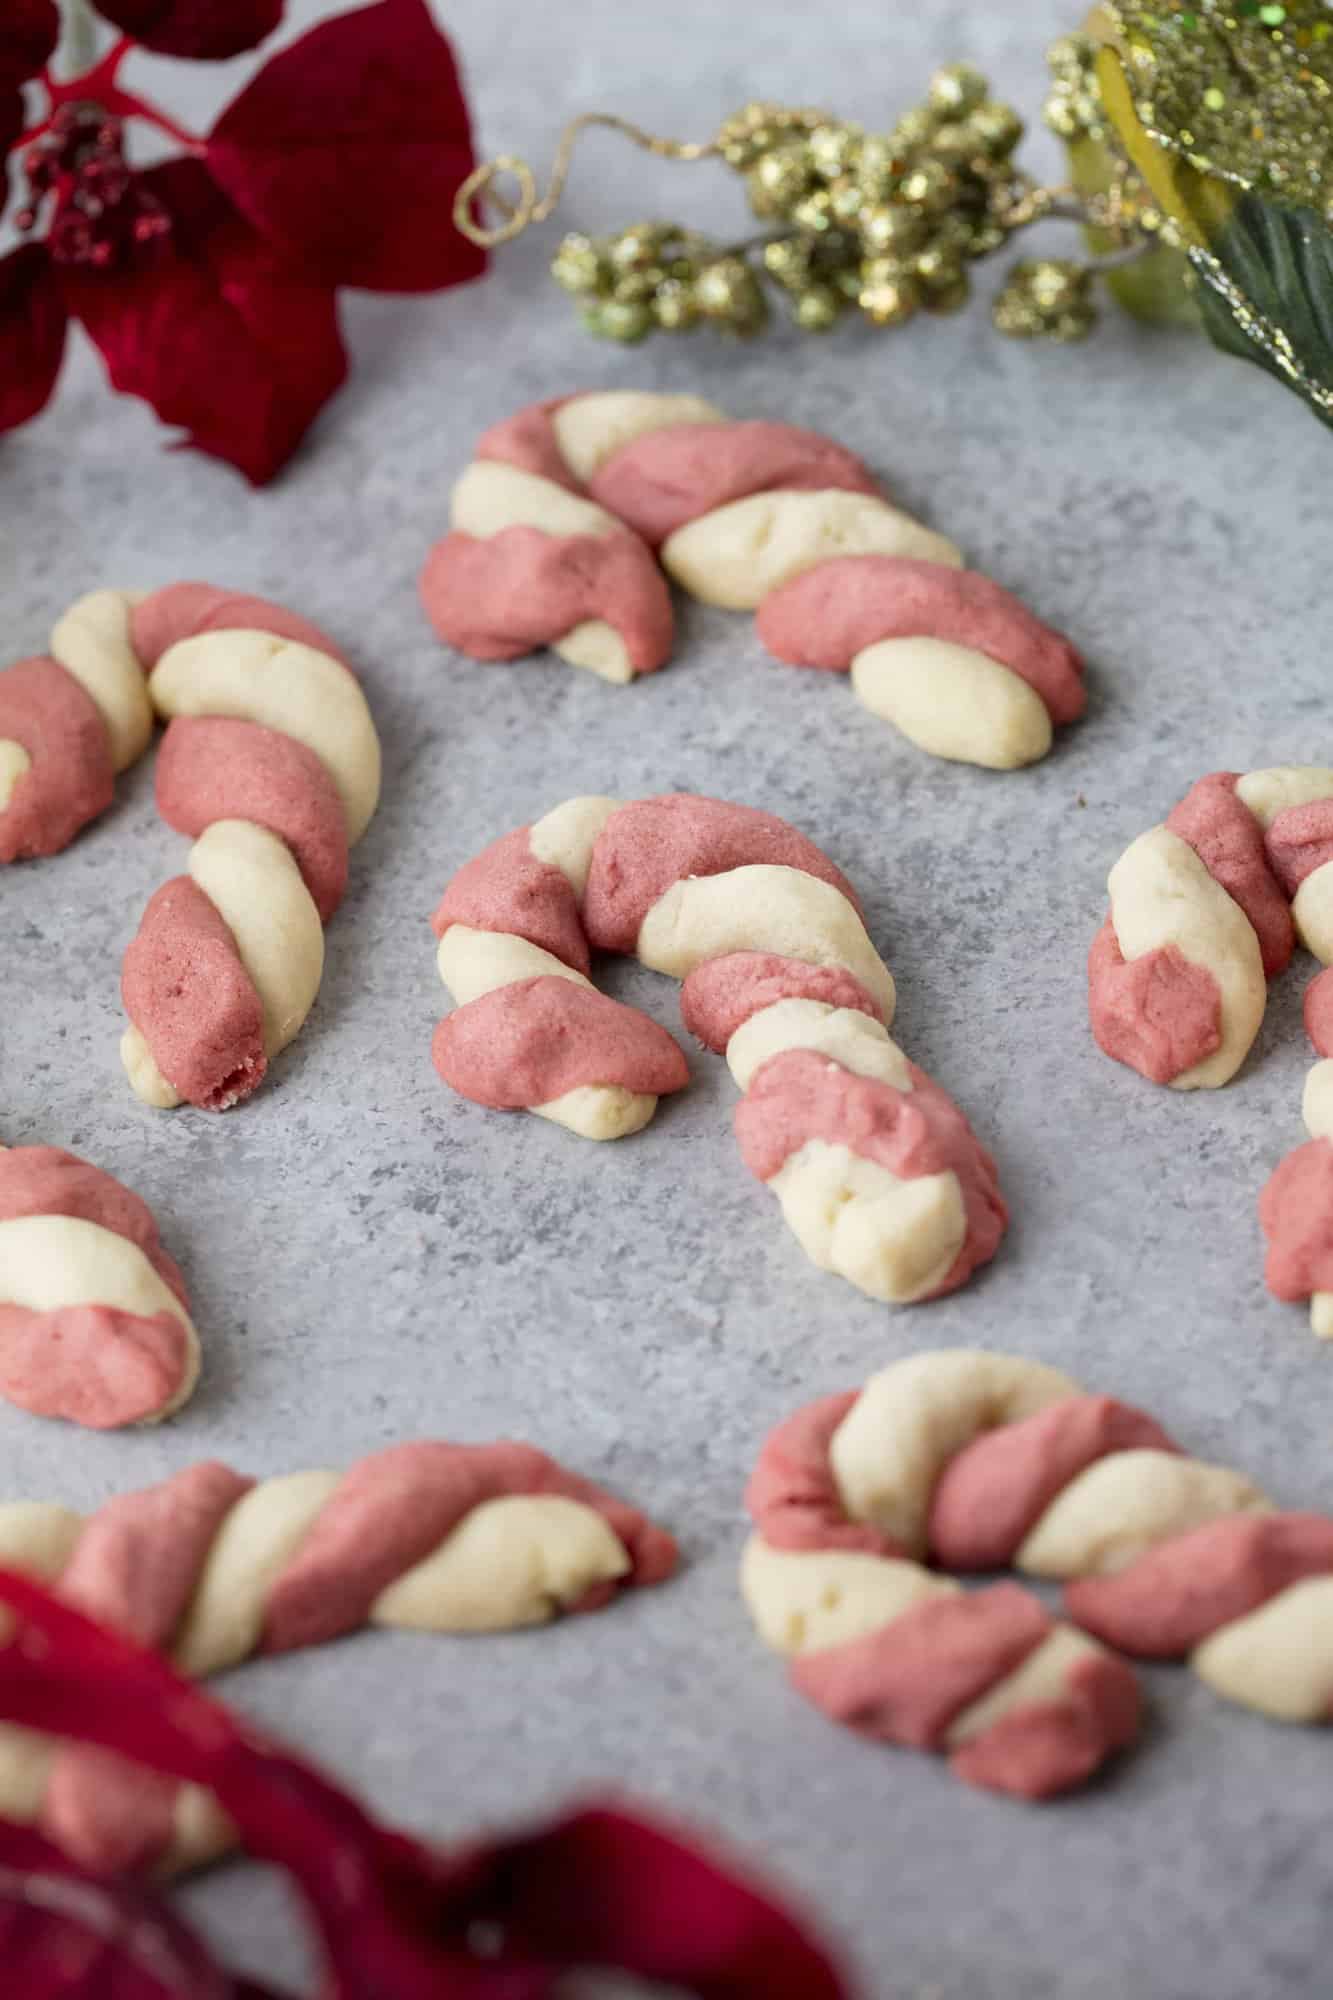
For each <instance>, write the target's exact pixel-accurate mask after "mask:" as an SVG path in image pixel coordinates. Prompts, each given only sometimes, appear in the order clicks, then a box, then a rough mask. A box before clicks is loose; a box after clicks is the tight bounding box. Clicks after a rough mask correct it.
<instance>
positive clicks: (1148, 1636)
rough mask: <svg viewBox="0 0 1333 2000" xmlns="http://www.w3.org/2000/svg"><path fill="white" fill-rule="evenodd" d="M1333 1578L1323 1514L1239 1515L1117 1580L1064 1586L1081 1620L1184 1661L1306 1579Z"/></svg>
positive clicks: (1331, 1533)
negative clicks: (1235, 1622) (1207, 1641)
mask: <svg viewBox="0 0 1333 2000" xmlns="http://www.w3.org/2000/svg"><path fill="white" fill-rule="evenodd" d="M1330 1575H1333V1521H1331V1520H1329V1519H1327V1518H1326V1516H1324V1515H1322V1514H1231V1515H1227V1516H1225V1517H1224V1518H1223V1519H1221V1520H1219V1521H1208V1522H1206V1523H1205V1524H1204V1526H1203V1527H1201V1528H1194V1529H1192V1530H1190V1531H1189V1532H1188V1533H1186V1534H1183V1535H1175V1536H1173V1537H1172V1539H1171V1540H1170V1541H1167V1542H1162V1543H1161V1544H1160V1545H1159V1546H1158V1547H1157V1548H1155V1549H1149V1550H1148V1551H1147V1553H1146V1554H1145V1555H1141V1556H1140V1557H1139V1558H1138V1560H1137V1561H1136V1562H1132V1563H1130V1564H1129V1566H1128V1567H1127V1568H1126V1569H1122V1570H1119V1571H1117V1572H1116V1574H1115V1575H1113V1576H1086V1577H1078V1578H1076V1579H1075V1580H1074V1581H1073V1582H1071V1583H1067V1584H1066V1585H1065V1603H1066V1606H1067V1608H1068V1610H1069V1614H1070V1616H1071V1617H1072V1618H1075V1619H1077V1621H1078V1623H1079V1624H1080V1625H1082V1626H1084V1627H1085V1628H1086V1630H1088V1631H1089V1632H1093V1633H1095V1634H1096V1635H1097V1637H1098V1638H1100V1639H1104V1640H1105V1641H1106V1642H1107V1644H1108V1645H1112V1646H1119V1647H1121V1648H1122V1649H1123V1650H1124V1651H1125V1652H1127V1653H1133V1654H1135V1655H1136V1656H1137V1657H1139V1658H1140V1659H1152V1660H1179V1659H1183V1658H1184V1656H1185V1655H1186V1654H1187V1653H1190V1652H1192V1651H1193V1650H1194V1648H1195V1647H1196V1646H1197V1645H1199V1644H1200V1642H1201V1641H1202V1640H1204V1639H1206V1638H1208V1637H1209V1635H1210V1634H1211V1633H1213V1632H1215V1631H1217V1629H1218V1627H1219V1626H1222V1625H1229V1624H1230V1623H1231V1622H1232V1620H1233V1619H1236V1618H1244V1617H1246V1616H1247V1615H1248V1613H1250V1612H1251V1611H1257V1610H1258V1609H1259V1607H1260V1605H1262V1604H1267V1603H1268V1601H1269V1599H1270V1598H1273V1597H1276V1596H1278V1594H1279V1593H1280V1592H1281V1591H1284V1590H1287V1589H1289V1588H1290V1587H1291V1585H1292V1584H1294V1583H1299V1582H1301V1580H1302V1579H1303V1578H1305V1577H1310V1576H1330Z"/></svg>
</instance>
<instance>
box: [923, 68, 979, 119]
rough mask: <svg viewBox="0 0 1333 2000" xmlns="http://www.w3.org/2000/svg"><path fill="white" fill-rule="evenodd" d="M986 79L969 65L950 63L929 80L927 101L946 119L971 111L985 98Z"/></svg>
mask: <svg viewBox="0 0 1333 2000" xmlns="http://www.w3.org/2000/svg"><path fill="white" fill-rule="evenodd" d="M986 89H987V86H986V79H985V77H984V76H983V75H982V74H981V71H980V70H979V69H974V68H973V66H972V64H971V63H950V64H949V65H948V67H947V68H945V69H937V70H936V72H935V74H934V76H932V78H931V79H930V86H929V92H928V95H929V99H930V102H931V104H932V105H933V106H934V108H935V110H937V111H940V112H943V113H944V115H945V116H946V117H957V116H958V115H959V114H960V113H961V112H966V111H971V110H973V109H974V107H975V106H976V105H978V104H981V103H983V102H984V101H985V98H986Z"/></svg>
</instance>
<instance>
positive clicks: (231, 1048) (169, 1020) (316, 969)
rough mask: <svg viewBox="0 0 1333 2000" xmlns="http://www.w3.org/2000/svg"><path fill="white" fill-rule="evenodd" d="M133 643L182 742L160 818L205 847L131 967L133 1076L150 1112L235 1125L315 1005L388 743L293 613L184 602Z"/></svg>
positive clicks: (136, 621)
mask: <svg viewBox="0 0 1333 2000" xmlns="http://www.w3.org/2000/svg"><path fill="white" fill-rule="evenodd" d="M130 632H131V638H132V641H133V645H134V649H135V652H136V654H137V655H138V657H139V659H140V661H141V662H142V664H143V668H144V670H145V672H146V673H147V677H148V678H147V689H148V695H149V698H150V699H151V702H152V705H153V708H154V710H155V711H156V713H157V714H158V715H159V716H161V717H162V718H163V720H164V721H166V723H167V725H168V726H167V730H166V734H165V735H164V737H163V739H162V747H161V750H160V752H159V754H158V762H157V805H158V810H159V812H160V813H161V814H162V817H163V818H164V819H165V820H166V821H167V824H168V825H169V826H172V827H174V828H175V830H176V831H177V832H178V833H184V834H188V835H190V836H191V837H192V839H193V840H194V845H193V847H192V848H191V850H190V857H189V863H188V873H187V874H185V875H178V876H176V877H175V878H174V879H173V880H171V881H169V882H167V883H165V884H164V885H163V887H162V888H161V889H159V890H158V891H157V893H156V895H155V896H154V897H153V898H152V900H151V901H150V902H149V904H148V907H147V909H146V910H145V912H144V915H143V920H142V922H141V924H140V927H139V931H138V935H137V936H136V937H135V938H134V940H133V941H132V943H131V944H130V946H129V948H128V950H127V951H126V953H125V961H124V966H123V969H122V976H121V994H122V999H123V1001H124V1005H125V1012H126V1014H127V1015H128V1016H129V1027H128V1028H127V1030H126V1032H125V1035H124V1037H123V1039H122V1042H121V1059H122V1062H123V1063H124V1067H125V1071H126V1074H127V1076H128V1078H129V1080H130V1084H131V1087H132V1088H133V1090H134V1092H135V1094H136V1095H137V1096H138V1097H140V1098H142V1099H143V1101H144V1102H145V1103H147V1104H152V1105H157V1106H160V1107H164V1108H169V1107H171V1106H174V1105H178V1104H181V1103H183V1102H184V1103H189V1104H193V1105H197V1106H199V1107H201V1108H202V1109H204V1110H210V1111H225V1110H227V1109H228V1108H229V1107H230V1106H232V1105H234V1104H238V1103H240V1102H241V1101H242V1099H244V1098H246V1097H248V1096H249V1095H250V1094H251V1092H252V1091H254V1090H255V1089H257V1088H258V1086H259V1084H260V1083H261V1082H262V1080H263V1078H264V1075H265V1072H266V1070H267V1068H268V1065H269V1063H270V1062H271V1061H272V1059H273V1058H274V1057H275V1056H276V1055H277V1054H278V1053H279V1052H280V1051H281V1050H282V1049H284V1048H285V1047H286V1046H287V1044H288V1043H289V1042H290V1041H292V1040H293V1039H294V1037H295V1036H296V1035H297V1034H298V1033H299V1031H300V1029H301V1027H302V1025H303V1023H304V1021H305V1018H306V1016H307V1014H308V1013H309V1011H310V1008H311V1007H312V1005H313V1004H314V1000H315V996H316V994H317V993H318V991H319V984H320V978H321V975H322V972H323V965H324V929H323V927H324V925H325V924H326V923H327V922H328V920H329V918H330V917H331V916H332V915H333V913H334V911H335V910H336V909H337V907H338V904H339V902H340V901H341V899H342V895H343V890H344V888H345V886H346V881H347V856H348V849H349V847H350V846H352V845H354V844H355V842H356V841H358V840H359V839H360V837H361V835H362V834H363V833H364V832H365V829H366V826H367V824H368V823H369V821H370V818H371V815H372V814H373V812H374V810H375V807H376V804H377V802H378V799H379V785H380V747H379V738H378V736H377V735H376V732H375V725H374V723H373V721H372V720H371V716H370V711H369V709H368V708H367V706H366V701H365V697H364V695H363V694H362V692H361V689H360V687H359V686H358V684H357V681H356V679H355V677H354V675H353V674H352V672H351V670H350V668H349V667H348V666H347V664H346V662H345V660H343V658H342V657H341V655H340V654H339V653H338V651H337V650H336V648H335V647H334V645H333V642H332V641H331V640H329V639H327V638H326V637H325V636H324V635H323V634H322V633H321V632H320V631H319V630H318V629H317V628H316V627H315V626H313V625H310V624H309V623H308V622H307V621H306V620H305V619H303V618H300V617H297V616H296V615H295V614H294V613H292V612H290V611H286V610H284V609H283V607H282V606H281V605H276V604H269V603H267V602H266V601H265V600H264V599H262V598H257V597H243V596H239V595H236V594H233V593H231V592H227V591H223V590H218V589H215V588H214V587H213V586H212V585H209V584H200V583H179V584H173V585H170V586H169V587H168V588H167V589H165V590H159V591H155V592H154V593H153V595H152V596H151V597H147V598H144V599H143V600H142V602H140V603H139V604H137V605H135V607H134V609H133V611H132V612H131V615H130Z"/></svg>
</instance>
